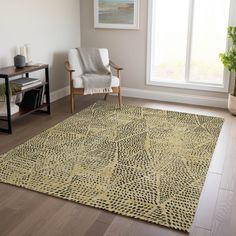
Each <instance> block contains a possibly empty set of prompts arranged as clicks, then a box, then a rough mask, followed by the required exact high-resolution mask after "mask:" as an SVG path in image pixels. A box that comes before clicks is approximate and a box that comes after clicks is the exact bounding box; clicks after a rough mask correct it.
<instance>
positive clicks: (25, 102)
mask: <svg viewBox="0 0 236 236" xmlns="http://www.w3.org/2000/svg"><path fill="white" fill-rule="evenodd" d="M44 90H45V86H41V87H39V88H37V89H32V90H30V91H27V92H25V93H24V96H23V99H22V101H21V103H20V108H21V109H36V108H38V107H40V106H41V105H43V102H44V93H45V91H44Z"/></svg>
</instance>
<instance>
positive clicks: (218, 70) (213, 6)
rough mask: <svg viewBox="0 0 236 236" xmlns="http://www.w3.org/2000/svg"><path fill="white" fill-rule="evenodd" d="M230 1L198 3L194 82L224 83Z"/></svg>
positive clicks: (194, 38)
mask: <svg viewBox="0 0 236 236" xmlns="http://www.w3.org/2000/svg"><path fill="white" fill-rule="evenodd" d="M228 18H229V0H207V1H206V0H195V6H194V18H193V22H194V23H193V37H192V57H191V64H190V81H192V82H201V83H202V82H203V83H213V84H222V83H223V73H224V67H223V65H222V63H221V62H220V59H219V53H220V52H224V51H225V47H226V37H227V25H228Z"/></svg>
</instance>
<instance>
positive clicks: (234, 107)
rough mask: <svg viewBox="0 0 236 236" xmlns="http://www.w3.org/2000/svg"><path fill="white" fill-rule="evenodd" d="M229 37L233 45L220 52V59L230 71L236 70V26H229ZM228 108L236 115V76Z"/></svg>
mask: <svg viewBox="0 0 236 236" xmlns="http://www.w3.org/2000/svg"><path fill="white" fill-rule="evenodd" d="M228 37H229V39H230V40H231V41H232V46H231V47H230V48H229V50H228V51H227V52H225V53H221V54H220V59H221V61H222V63H223V64H224V66H225V67H226V68H227V69H228V70H229V71H230V72H236V27H235V26H229V27H228ZM228 108H229V111H230V112H231V113H232V114H233V115H236V77H235V83H234V92H233V93H232V94H229V100H228Z"/></svg>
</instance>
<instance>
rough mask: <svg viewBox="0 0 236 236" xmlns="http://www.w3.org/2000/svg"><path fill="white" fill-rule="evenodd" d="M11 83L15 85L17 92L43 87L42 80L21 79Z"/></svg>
mask: <svg viewBox="0 0 236 236" xmlns="http://www.w3.org/2000/svg"><path fill="white" fill-rule="evenodd" d="M11 83H12V84H13V85H14V87H15V89H16V90H19V91H23V90H25V89H29V88H32V87H34V86H37V85H41V84H42V81H41V80H40V79H33V78H20V79H15V80H12V81H11Z"/></svg>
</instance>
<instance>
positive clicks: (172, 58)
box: [152, 0, 189, 82]
mask: <svg viewBox="0 0 236 236" xmlns="http://www.w3.org/2000/svg"><path fill="white" fill-rule="evenodd" d="M153 3H154V16H153V22H154V28H153V30H154V31H153V32H154V35H153V37H154V38H153V40H154V45H153V46H154V47H153V48H154V53H153V63H152V73H153V74H152V78H153V80H162V81H168V80H174V81H176V82H177V81H183V80H184V79H185V64H186V47H187V32H188V11H189V0H181V1H173V0H154V1H153Z"/></svg>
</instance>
